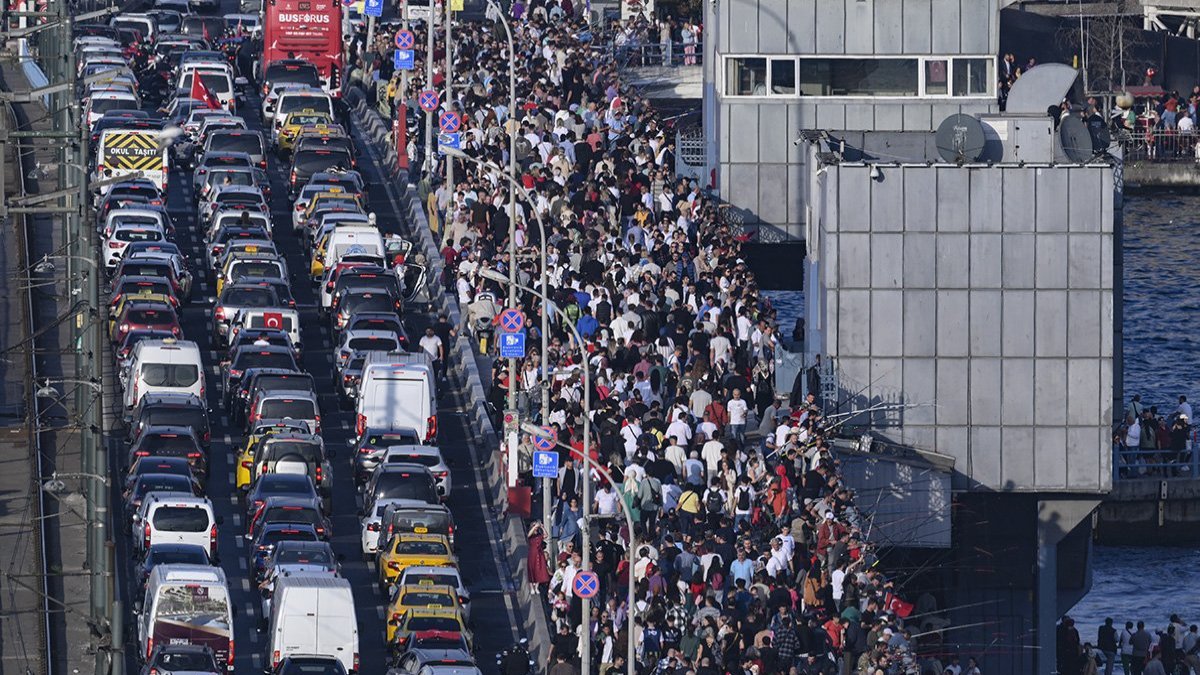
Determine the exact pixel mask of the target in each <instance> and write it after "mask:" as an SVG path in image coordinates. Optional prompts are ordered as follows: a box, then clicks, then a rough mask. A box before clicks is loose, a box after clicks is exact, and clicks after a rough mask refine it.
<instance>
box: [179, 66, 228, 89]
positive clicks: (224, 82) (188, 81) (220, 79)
mask: <svg viewBox="0 0 1200 675" xmlns="http://www.w3.org/2000/svg"><path fill="white" fill-rule="evenodd" d="M196 72H197V71H192V72H190V73H188V74H187V75H184V76H183V82H181V83H180V84H181V85H182V87H181V88H183V89H191V88H192V78H194V77H195V75H196ZM199 72H200V81H201V82H203V83H204V87H205V88H206V89H208V90H209V91H211V92H212V93H214V94H228V93H229V92H230V91H232V88H231V86H230V84H229V75H227V74H225V73H214V72H207V73H206V72H204V71H199Z"/></svg>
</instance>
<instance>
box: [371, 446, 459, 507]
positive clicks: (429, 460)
mask: <svg viewBox="0 0 1200 675" xmlns="http://www.w3.org/2000/svg"><path fill="white" fill-rule="evenodd" d="M380 463H381V464H398V463H403V464H420V465H421V466H424V467H428V468H429V472H430V473H432V474H433V478H434V480H435V481H437V489H438V494H440V495H441V497H442V499H446V498H447V497H449V496H450V488H451V483H450V467H449V466H448V465H447V464H446V460H445V459H443V458H442V451H441V449H440V448H438V447H437V446H433V445H393V446H391V447H389V448H388V449H387V450H384V451H383V459H382V460H381V461H380Z"/></svg>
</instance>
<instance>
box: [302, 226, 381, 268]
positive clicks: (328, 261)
mask: <svg viewBox="0 0 1200 675" xmlns="http://www.w3.org/2000/svg"><path fill="white" fill-rule="evenodd" d="M384 253H386V250H385V249H384V246H383V235H381V234H379V229H378V228H376V227H375V226H374V225H343V226H341V227H335V228H334V229H333V231H332V232H330V233H329V234H328V235H327V236H326V238H325V240H324V241H322V242H320V243H319V244H318V245H317V250H316V251H315V252H314V256H320V258H319V259H315V260H313V262H312V266H311V268H310V269H309V272H310V274H312V277H313V281H314V282H317V281H319V280H320V279H321V277H323V276H324V275H325V270H327V269H331V268H332V267H333V266H334V265H337V264H338V261H339V260H341V259H342V256H344V255H349V254H354V255H369V256H378V257H380V258H382V257H383V256H384Z"/></svg>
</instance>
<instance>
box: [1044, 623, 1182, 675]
mask: <svg viewBox="0 0 1200 675" xmlns="http://www.w3.org/2000/svg"><path fill="white" fill-rule="evenodd" d="M1057 634H1058V639H1057V645H1056V648H1057V652H1056V653H1057V662H1058V672H1059V674H1060V675H1098V674H1099V673H1104V675H1113V673H1114V672H1117V667H1118V666H1119V667H1120V672H1121V673H1123V674H1124V675H1200V627H1198V626H1197V625H1196V624H1191V625H1187V624H1186V623H1185V622H1184V621H1183V620H1182V619H1181V618H1179V615H1178V614H1172V615H1171V616H1170V618H1169V619H1168V622H1167V625H1166V626H1165V627H1164V628H1161V629H1148V628H1146V622H1145V621H1138V622H1137V623H1136V624H1135V623H1134V622H1133V621H1126V622H1125V626H1124V627H1119V626H1117V625H1116V624H1115V623H1114V621H1113V620H1112V619H1111V618H1108V619H1105V620H1104V623H1103V624H1102V625H1101V626H1100V627H1099V628H1098V629H1097V631H1096V640H1095V642H1091V641H1084V640H1082V638H1081V637H1080V634H1079V629H1078V628H1077V627H1076V626H1075V620H1074V619H1072V618H1071V617H1069V616H1065V617H1063V618H1062V620H1061V621H1060V622H1059V624H1058V631H1057Z"/></svg>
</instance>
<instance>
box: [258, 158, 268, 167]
mask: <svg viewBox="0 0 1200 675" xmlns="http://www.w3.org/2000/svg"><path fill="white" fill-rule="evenodd" d="M258 168H260V169H265V168H267V160H265V159H264V160H262V161H261V162H259V163H258Z"/></svg>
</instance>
